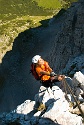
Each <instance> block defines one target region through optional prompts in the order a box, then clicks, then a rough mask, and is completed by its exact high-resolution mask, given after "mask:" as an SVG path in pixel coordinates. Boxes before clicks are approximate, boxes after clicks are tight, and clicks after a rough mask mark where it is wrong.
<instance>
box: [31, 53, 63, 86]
mask: <svg viewBox="0 0 84 125" xmlns="http://www.w3.org/2000/svg"><path fill="white" fill-rule="evenodd" d="M32 65H33V66H34V69H33V70H34V71H32V70H31V72H32V74H33V76H34V77H35V75H38V77H39V79H40V81H41V83H42V85H43V86H45V87H50V88H52V83H54V82H58V81H62V80H63V78H64V76H63V75H57V74H55V73H54V71H53V70H52V68H51V67H50V66H49V64H48V62H46V61H44V60H43V59H42V58H41V56H39V55H36V56H34V57H33V58H32ZM35 72H36V74H35Z"/></svg>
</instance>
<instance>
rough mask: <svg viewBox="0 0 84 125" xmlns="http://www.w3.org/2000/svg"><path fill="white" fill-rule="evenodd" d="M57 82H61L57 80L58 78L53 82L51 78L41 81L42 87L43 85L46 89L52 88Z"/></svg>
mask: <svg viewBox="0 0 84 125" xmlns="http://www.w3.org/2000/svg"><path fill="white" fill-rule="evenodd" d="M55 82H59V80H58V79H57V77H54V79H53V80H51V78H50V79H49V80H45V81H41V83H42V85H43V86H44V87H47V88H48V87H50V88H52V85H53V83H55Z"/></svg>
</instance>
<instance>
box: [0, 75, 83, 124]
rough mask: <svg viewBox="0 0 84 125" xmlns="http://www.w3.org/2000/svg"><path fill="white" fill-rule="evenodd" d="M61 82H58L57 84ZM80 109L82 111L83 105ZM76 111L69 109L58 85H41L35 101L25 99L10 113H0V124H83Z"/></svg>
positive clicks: (63, 93)
mask: <svg viewBox="0 0 84 125" xmlns="http://www.w3.org/2000/svg"><path fill="white" fill-rule="evenodd" d="M75 75H76V74H75ZM80 77H82V74H81V73H80ZM74 78H75V77H74ZM75 79H76V80H77V79H78V76H77V77H76V78H75ZM70 81H71V82H72V81H73V80H71V79H70ZM61 84H62V83H61V82H60V83H59V86H61ZM75 84H77V82H76V83H75ZM80 84H81V83H80ZM81 105H82V104H81ZM81 109H82V110H83V112H84V105H82V106H81ZM70 112H72V113H74V114H72V113H70ZM78 112H79V110H78V109H77V108H76V109H75V108H74V109H70V107H69V102H68V101H67V100H66V98H65V92H63V91H62V89H60V87H58V86H56V85H55V84H54V85H53V87H52V89H50V88H45V87H43V86H41V87H40V89H39V92H38V93H37V94H36V95H35V101H31V100H26V101H25V102H24V103H22V104H21V105H19V106H17V108H16V109H15V110H13V111H11V112H10V113H3V114H1V115H0V125H6V124H9V125H11V124H17V125H83V123H82V117H81V116H78V115H77V114H76V113H78ZM79 114H80V113H79Z"/></svg>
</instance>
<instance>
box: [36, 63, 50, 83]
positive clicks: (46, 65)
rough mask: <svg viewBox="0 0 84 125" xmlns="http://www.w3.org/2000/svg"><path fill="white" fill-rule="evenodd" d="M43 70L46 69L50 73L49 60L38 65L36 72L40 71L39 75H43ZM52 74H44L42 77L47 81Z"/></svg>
mask: <svg viewBox="0 0 84 125" xmlns="http://www.w3.org/2000/svg"><path fill="white" fill-rule="evenodd" d="M41 71H46V72H49V73H50V67H49V65H48V62H46V61H44V64H43V65H41V66H37V67H36V72H37V73H38V75H39V76H41V75H42V74H40V72H41ZM49 78H50V76H48V75H43V76H42V77H41V80H43V81H45V80H49Z"/></svg>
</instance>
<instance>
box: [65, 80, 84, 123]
mask: <svg viewBox="0 0 84 125" xmlns="http://www.w3.org/2000/svg"><path fill="white" fill-rule="evenodd" d="M63 81H64V85H65V86H67V88H68V90H69V92H70V93H71V94H72V96H73V98H74V101H75V102H76V105H77V106H78V108H79V110H80V112H81V115H82V118H83V121H84V113H83V111H82V109H81V107H80V105H79V104H78V102H77V99H76V98H75V96H74V94H73V91H72V89H71V87H70V86H69V84H68V83H67V81H66V79H65V78H64V79H63Z"/></svg>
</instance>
